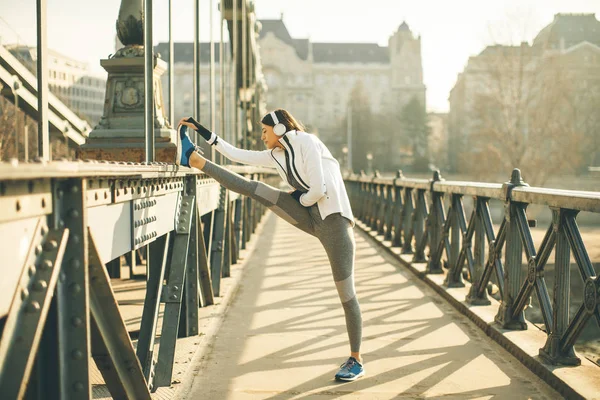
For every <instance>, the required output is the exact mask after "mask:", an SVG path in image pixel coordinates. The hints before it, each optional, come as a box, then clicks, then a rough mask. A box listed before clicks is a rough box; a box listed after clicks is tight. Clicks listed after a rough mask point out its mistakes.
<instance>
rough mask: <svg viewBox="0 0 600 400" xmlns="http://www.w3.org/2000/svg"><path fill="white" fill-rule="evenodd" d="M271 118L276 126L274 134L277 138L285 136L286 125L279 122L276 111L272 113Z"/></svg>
mask: <svg viewBox="0 0 600 400" xmlns="http://www.w3.org/2000/svg"><path fill="white" fill-rule="evenodd" d="M270 114H271V118H273V123H274V124H275V126H273V132H275V134H276V135H277V136H283V135H285V134H286V133H287V128H286V127H285V125H284V124H282V123H281V122H279V120H278V119H277V114H275V111H271V113H270Z"/></svg>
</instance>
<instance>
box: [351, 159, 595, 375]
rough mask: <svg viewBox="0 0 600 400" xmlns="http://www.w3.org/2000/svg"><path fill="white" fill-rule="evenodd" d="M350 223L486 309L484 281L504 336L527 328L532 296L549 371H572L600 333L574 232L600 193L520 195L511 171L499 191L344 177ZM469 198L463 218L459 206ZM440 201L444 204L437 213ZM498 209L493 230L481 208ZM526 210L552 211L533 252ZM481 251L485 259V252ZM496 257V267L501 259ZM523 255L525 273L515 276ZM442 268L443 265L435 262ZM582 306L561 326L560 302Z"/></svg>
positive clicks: (589, 268)
mask: <svg viewBox="0 0 600 400" xmlns="http://www.w3.org/2000/svg"><path fill="white" fill-rule="evenodd" d="M346 184H347V187H348V189H349V194H350V198H351V203H352V207H353V209H354V210H355V213H356V217H357V218H358V219H360V220H361V221H363V222H364V224H366V225H367V226H368V227H370V228H371V229H372V230H374V231H376V232H377V233H378V234H380V235H383V239H384V240H387V241H390V245H391V246H393V247H400V248H401V253H403V254H412V255H413V259H412V262H414V263H427V268H426V273H427V274H442V273H444V270H443V267H444V266H445V267H447V269H448V271H447V273H446V277H445V281H444V285H445V286H447V287H461V286H465V283H464V281H463V279H464V278H463V276H464V277H465V278H466V280H468V281H469V282H470V283H471V287H470V291H469V294H468V295H467V297H466V302H467V303H469V304H471V305H489V304H491V302H490V300H489V298H488V293H487V290H486V289H487V288H488V284H490V280H491V279H492V276H495V281H496V283H497V285H498V288H499V291H500V296H501V300H500V306H499V309H498V313H497V315H496V317H495V320H496V322H497V323H498V324H499V325H500V326H501V327H502V328H505V329H526V328H527V325H526V323H525V320H524V310H525V308H526V307H527V306H528V305H529V300H530V297H531V295H532V292H533V291H534V290H535V293H536V296H537V298H538V300H539V305H540V308H541V312H542V316H543V319H544V325H545V331H546V333H547V335H548V338H547V341H546V343H545V345H544V346H543V347H542V348H541V349H540V351H539V354H540V356H541V357H542V359H544V360H545V361H546V362H548V363H550V364H566V365H579V364H580V362H581V360H580V359H579V358H578V357H577V356H576V355H575V352H574V350H573V345H574V343H575V341H576V340H577V338H578V336H579V335H580V333H581V332H582V330H583V328H584V327H585V325H586V323H587V322H588V320H589V319H592V318H593V319H595V320H596V322H597V323H598V326H600V278H598V276H597V275H596V273H595V271H594V267H593V264H592V262H591V261H590V258H589V256H588V253H587V250H586V247H585V244H584V243H583V240H582V238H581V235H580V232H579V228H578V225H577V221H576V218H577V215H578V213H579V212H581V211H587V212H593V213H600V192H580V191H567V190H552V189H542V188H533V187H529V186H528V185H527V184H526V183H524V182H523V180H522V179H521V173H520V171H519V170H517V169H515V170H514V171H513V174H512V177H511V180H510V181H509V182H506V183H504V184H488V183H479V182H450V181H445V180H443V179H442V178H441V176H440V174H439V172H436V173H434V175H433V179H431V180H426V179H406V178H404V177H403V176H402V174H401V173H400V172H399V173H398V175H397V177H396V178H388V179H386V178H381V177H379V176H378V174H376V176H375V177H366V176H364V175H362V176H356V175H351V176H349V177H347V179H346ZM465 196H471V197H472V198H473V210H472V212H471V215H470V217H469V219H468V220H467V216H466V214H465V207H464V205H463V198H464V197H465ZM444 198H446V202H447V203H448V204H449V207H448V210H446V209H445V205H444ZM491 199H497V200H499V201H501V202H503V203H504V216H503V219H502V222H501V224H500V226H499V228H498V229H495V228H494V224H493V222H492V216H491V212H490V207H489V202H490V200H491ZM530 204H536V205H543V206H546V207H549V208H550V210H551V211H552V222H551V224H550V226H549V227H548V229H547V231H546V235H545V237H544V239H543V241H542V243H541V245H540V246H539V247H538V248H536V247H535V245H534V242H533V239H532V235H531V230H530V225H533V222H534V221H532V220H528V218H527V207H528V206H529V205H530ZM486 248H487V252H486ZM503 250H504V254H505V255H504V261H503V257H502V252H503ZM553 250H554V251H555V285H554V293H553V297H552V298H551V297H550V295H549V292H548V289H547V287H546V281H545V279H544V267H545V265H546V262H547V261H548V259H549V257H550V255H551V253H552V251H553ZM523 252H524V253H525V257H526V264H527V273H526V276H523V277H522V275H525V274H522V273H521V269H522V265H523V262H522V261H523ZM571 253H572V254H573V256H574V258H575V260H576V264H577V267H578V269H579V272H580V274H581V278H582V279H583V282H584V286H583V292H582V293H572V291H571V285H570V258H571ZM444 255H445V258H446V260H444V261H442V258H443V257H444ZM574 296H578V297H582V298H583V303H582V305H581V307H579V309H578V311H577V312H576V313H575V315H574V316H573V318H572V319H569V299H571V298H572V297H574Z"/></svg>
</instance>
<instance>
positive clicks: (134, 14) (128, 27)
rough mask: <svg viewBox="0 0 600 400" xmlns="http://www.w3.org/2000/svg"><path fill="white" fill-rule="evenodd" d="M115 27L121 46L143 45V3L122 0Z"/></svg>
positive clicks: (140, 1)
mask: <svg viewBox="0 0 600 400" xmlns="http://www.w3.org/2000/svg"><path fill="white" fill-rule="evenodd" d="M116 26H117V36H118V37H119V40H120V41H121V43H123V45H125V46H128V45H143V44H144V1H143V0H122V1H121V7H120V8H119V18H118V19H117V23H116Z"/></svg>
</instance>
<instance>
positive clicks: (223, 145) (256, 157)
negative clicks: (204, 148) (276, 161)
mask: <svg viewBox="0 0 600 400" xmlns="http://www.w3.org/2000/svg"><path fill="white" fill-rule="evenodd" d="M213 135H215V134H214V133H213ZM215 137H216V138H215V140H216V143H215V142H214V141H209V143H210V144H213V145H214V146H215V149H216V150H217V151H218V152H219V153H221V154H223V155H224V156H225V157H227V158H229V159H230V160H231V161H235V162H239V163H242V164H248V165H256V166H260V167H273V157H271V154H270V152H271V151H270V150H263V151H256V150H244V149H239V148H237V147H235V146H233V145H231V144H229V143H227V142H226V141H225V140H223V138H221V137H218V136H217V135H215Z"/></svg>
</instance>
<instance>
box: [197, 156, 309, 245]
mask: <svg viewBox="0 0 600 400" xmlns="http://www.w3.org/2000/svg"><path fill="white" fill-rule="evenodd" d="M190 166H192V167H194V168H198V169H200V170H202V171H203V172H204V173H206V174H207V175H208V176H210V177H211V178H213V179H215V180H216V181H217V182H219V183H220V184H221V185H222V186H224V187H226V188H227V189H229V190H232V191H234V192H237V193H240V194H242V195H244V196H247V197H250V198H252V199H254V200H256V201H258V202H260V203H261V204H263V205H265V206H266V207H268V208H269V209H270V210H271V211H273V212H274V213H275V214H277V215H278V216H280V217H281V218H283V219H284V220H286V221H287V222H289V223H290V224H292V225H294V226H296V227H297V228H299V229H301V230H303V231H304V232H306V233H308V234H310V235H313V236H314V229H313V224H312V219H311V217H310V213H309V212H308V209H307V208H306V207H304V206H302V205H301V204H300V203H298V201H296V199H294V198H293V197H292V196H291V195H290V194H289V193H286V192H284V191H282V190H279V189H276V188H274V187H272V186H270V185H267V184H266V183H263V182H259V181H253V180H251V179H247V178H245V177H243V176H241V175H239V174H236V173H235V172H233V171H230V170H228V169H226V168H223V167H222V166H220V165H217V164H215V163H212V162H210V161H208V160H207V159H205V158H204V157H202V156H200V155H199V154H197V153H192V154H191V155H190Z"/></svg>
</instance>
